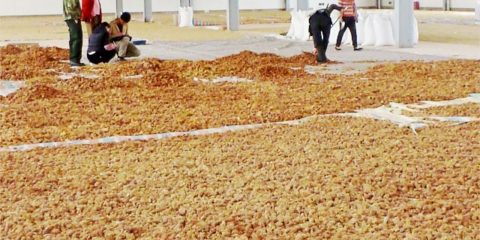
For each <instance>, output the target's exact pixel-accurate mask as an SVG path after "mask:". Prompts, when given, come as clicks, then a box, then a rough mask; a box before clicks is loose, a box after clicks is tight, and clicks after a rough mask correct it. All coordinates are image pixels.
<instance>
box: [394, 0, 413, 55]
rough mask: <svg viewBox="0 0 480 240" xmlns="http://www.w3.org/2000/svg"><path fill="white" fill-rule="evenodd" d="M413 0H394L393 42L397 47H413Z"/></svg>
mask: <svg viewBox="0 0 480 240" xmlns="http://www.w3.org/2000/svg"><path fill="white" fill-rule="evenodd" d="M413 25H414V22H413V0H395V31H396V34H395V37H396V39H395V42H396V45H397V47H400V48H410V47H413V42H414V41H413Z"/></svg>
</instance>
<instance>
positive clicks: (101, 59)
mask: <svg viewBox="0 0 480 240" xmlns="http://www.w3.org/2000/svg"><path fill="white" fill-rule="evenodd" d="M116 53H117V51H115V50H112V51H107V50H105V51H98V52H95V53H94V54H92V55H90V54H87V58H88V61H90V62H91V63H94V64H99V63H108V62H109V61H110V60H111V59H112V58H113V57H114V56H115V54H116Z"/></svg>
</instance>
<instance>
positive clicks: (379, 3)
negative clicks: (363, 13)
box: [377, 0, 382, 9]
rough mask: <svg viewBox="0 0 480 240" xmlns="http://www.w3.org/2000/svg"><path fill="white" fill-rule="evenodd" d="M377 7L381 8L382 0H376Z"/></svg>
mask: <svg viewBox="0 0 480 240" xmlns="http://www.w3.org/2000/svg"><path fill="white" fill-rule="evenodd" d="M377 9H382V0H377Z"/></svg>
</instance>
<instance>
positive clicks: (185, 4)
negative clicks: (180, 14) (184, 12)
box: [180, 0, 192, 7]
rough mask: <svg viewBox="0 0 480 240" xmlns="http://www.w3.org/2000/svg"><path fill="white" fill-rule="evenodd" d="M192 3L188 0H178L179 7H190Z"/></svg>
mask: <svg viewBox="0 0 480 240" xmlns="http://www.w3.org/2000/svg"><path fill="white" fill-rule="evenodd" d="M191 6H192V3H191V2H190V0H180V7H191Z"/></svg>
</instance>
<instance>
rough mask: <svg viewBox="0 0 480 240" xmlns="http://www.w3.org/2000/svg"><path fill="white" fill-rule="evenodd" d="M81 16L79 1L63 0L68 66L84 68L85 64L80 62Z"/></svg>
mask: <svg viewBox="0 0 480 240" xmlns="http://www.w3.org/2000/svg"><path fill="white" fill-rule="evenodd" d="M81 15H82V10H81V8H80V2H79V0H63V16H64V17H65V22H66V23H67V26H68V32H69V33H70V41H69V47H70V66H72V67H79V66H85V64H83V63H81V62H80V59H81V58H82V41H83V33H82V23H81V21H80V17H81Z"/></svg>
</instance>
